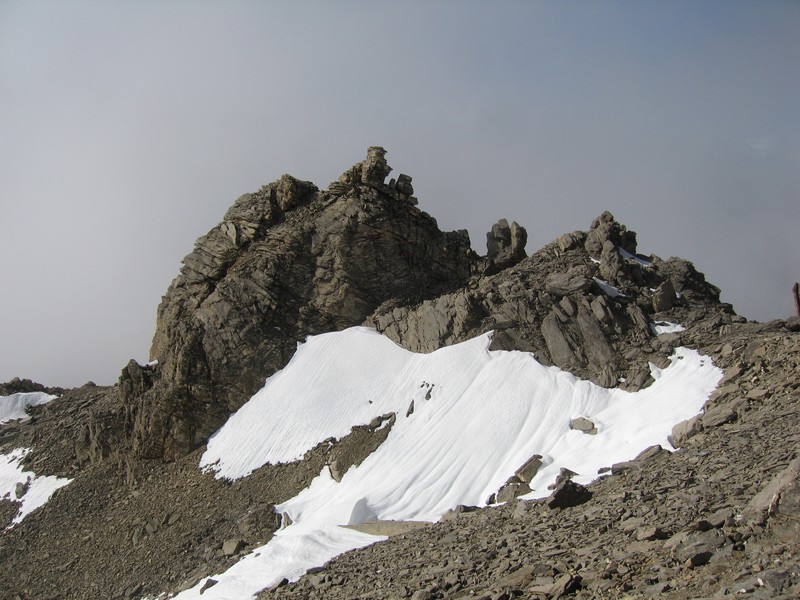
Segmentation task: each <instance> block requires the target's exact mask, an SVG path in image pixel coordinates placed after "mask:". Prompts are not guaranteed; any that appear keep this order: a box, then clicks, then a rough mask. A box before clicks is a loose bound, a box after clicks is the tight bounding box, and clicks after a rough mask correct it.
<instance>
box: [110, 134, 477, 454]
mask: <svg viewBox="0 0 800 600" xmlns="http://www.w3.org/2000/svg"><path fill="white" fill-rule="evenodd" d="M390 170H391V168H390V167H389V166H388V165H387V164H386V159H385V151H384V150H383V149H382V148H377V147H374V148H370V149H369V152H368V156H367V159H366V160H365V161H364V162H362V163H358V164H356V165H354V166H353V167H352V168H351V169H350V170H348V171H347V172H345V173H344V174H343V175H342V177H341V178H340V180H339V181H338V182H336V184H332V186H331V188H332V190H334V191H333V192H332V191H327V192H326V191H320V190H318V189H317V188H316V187H315V186H314V185H313V184H311V183H309V182H305V181H300V180H297V179H295V178H293V177H290V176H289V175H284V176H283V177H281V178H280V179H279V180H278V181H276V182H274V183H271V184H268V185H266V186H264V187H263V188H262V189H261V190H259V191H258V192H256V193H253V194H245V195H244V196H242V197H241V198H239V199H238V200H237V201H236V202H235V203H234V205H233V206H232V207H231V208H230V209H229V210H228V212H227V213H226V215H225V217H224V220H223V221H222V223H220V224H219V225H218V226H216V227H215V228H214V229H212V230H211V231H210V232H208V233H207V234H206V235H205V236H203V237H201V238H200V239H199V240H198V241H197V243H196V246H195V249H194V250H193V251H192V253H191V254H189V255H188V256H187V257H186V258H185V259H184V264H183V268H182V269H181V273H180V275H178V277H177V278H176V279H175V280H174V281H173V282H172V284H171V285H170V288H169V290H168V291H167V293H166V295H165V296H164V298H163V300H162V302H161V306H160V307H159V309H158V323H157V330H156V334H155V337H154V339H153V346H152V350H151V356H152V358H153V359H156V360H158V366H157V367H155V370H154V372H153V373H148V374H147V375H146V376H144V375H142V374H141V373H137V368H138V367H136V366H135V365H128V367H126V369H125V370H124V371H123V374H122V376H121V378H120V391H121V394H122V398H123V400H124V402H125V404H126V407H127V410H128V413H129V417H130V421H131V423H132V438H133V439H132V441H133V448H134V450H135V452H136V453H137V454H138V455H140V456H143V457H158V458H161V457H163V458H175V457H177V456H180V455H182V454H185V453H187V452H189V451H191V450H192V449H194V448H196V447H197V446H199V445H200V444H202V443H204V442H205V440H206V439H207V438H208V437H209V436H210V435H211V434H212V433H213V432H214V431H215V430H216V429H217V428H218V427H219V426H221V425H222V423H223V422H224V421H225V419H226V418H227V417H228V415H229V414H230V413H231V412H232V411H234V410H236V409H237V408H239V407H240V406H241V405H242V404H243V403H244V402H245V401H246V400H247V399H248V398H249V397H250V396H251V395H252V394H253V393H255V391H257V390H258V389H259V388H260V387H261V386H262V385H263V383H264V380H265V378H266V377H268V376H269V375H271V374H272V373H274V372H275V371H277V370H278V369H281V368H282V367H283V366H285V365H286V363H287V362H288V361H289V359H290V358H291V356H292V355H293V354H294V351H295V349H296V346H297V342H298V341H301V340H303V339H304V338H305V336H306V335H309V334H317V333H323V332H326V331H334V330H340V329H343V328H346V327H349V326H353V325H359V324H361V323H363V321H364V319H365V318H366V317H367V316H368V315H369V314H370V313H372V312H373V311H375V310H376V309H377V308H378V307H379V306H380V305H381V304H382V303H384V302H387V301H389V300H392V301H394V302H402V303H414V302H419V301H421V300H424V299H427V298H431V297H435V296H438V295H440V294H442V293H444V292H449V291H452V290H453V289H456V288H459V287H461V286H463V285H464V284H465V283H466V281H467V279H468V278H469V276H470V274H471V273H472V272H473V270H474V268H475V265H476V264H477V259H478V257H477V255H475V253H474V252H472V250H471V249H470V245H469V237H468V235H467V233H466V232H465V231H460V232H451V233H443V232H441V231H439V229H438V227H437V225H436V221H435V220H434V219H433V218H432V217H430V216H429V215H427V214H426V213H424V212H422V211H420V210H418V209H417V208H415V207H414V205H413V204H414V203H415V201H416V199H413V197H411V196H410V194H409V193H408V192H412V191H413V188H411V183H410V181H411V178H410V177H407V176H401V179H400V180H398V182H394V181H393V185H386V184H384V182H383V180H384V178H385V177H386V175H387V174H388V173H389V171H390Z"/></svg>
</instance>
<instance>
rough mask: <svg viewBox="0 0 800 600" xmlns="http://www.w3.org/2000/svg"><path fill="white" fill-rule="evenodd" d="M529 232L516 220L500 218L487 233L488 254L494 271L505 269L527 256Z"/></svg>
mask: <svg viewBox="0 0 800 600" xmlns="http://www.w3.org/2000/svg"><path fill="white" fill-rule="evenodd" d="M527 242H528V232H527V231H525V228H524V227H522V226H521V225H519V224H518V223H517V222H516V221H514V222H512V223H511V225H510V226H509V224H508V221H506V220H505V219H500V220H499V221H498V222H497V223H495V224H494V225H492V229H491V231H489V232H488V233H487V234H486V251H487V253H486V256H487V258H488V259H489V264H490V267H491V270H492V271H496V270H499V269H505V268H507V267H510V266H512V265H515V264H517V263H518V262H519V261H521V260H522V259H523V258H525V256H526V255H525V244H526V243H527Z"/></svg>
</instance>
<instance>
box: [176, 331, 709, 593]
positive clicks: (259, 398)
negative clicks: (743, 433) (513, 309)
mask: <svg viewBox="0 0 800 600" xmlns="http://www.w3.org/2000/svg"><path fill="white" fill-rule="evenodd" d="M490 341H491V335H490V334H485V335H482V336H480V337H477V338H474V339H472V340H469V341H467V342H464V343H462V344H458V345H454V346H450V347H447V348H442V349H440V350H437V351H436V352H433V353H431V354H426V355H423V354H414V353H411V352H408V351H406V350H404V349H403V348H401V347H399V346H397V345H396V344H394V343H393V342H391V341H390V340H388V339H387V338H385V337H383V336H381V335H380V334H378V333H376V332H374V331H372V330H369V329H365V328H353V329H348V330H345V331H342V332H338V333H331V334H324V335H320V336H315V337H310V338H309V339H308V341H307V342H306V343H305V344H303V345H301V346H300V347H299V348H298V351H297V353H296V354H295V356H294V358H293V359H292V361H291V362H290V363H289V364H288V365H287V366H286V368H285V369H283V370H282V371H281V372H279V373H276V374H275V375H274V376H272V377H271V378H270V379H268V380H267V383H266V385H265V386H264V388H263V389H262V390H261V391H259V392H258V393H257V394H256V395H255V396H254V397H253V398H252V399H251V400H250V401H249V402H248V403H247V404H245V405H244V406H243V407H242V408H241V409H240V410H239V411H238V412H237V413H236V414H234V415H233V416H232V417H231V418H230V419H229V420H228V422H227V423H226V424H225V425H224V426H223V427H222V428H221V429H220V430H219V431H218V432H217V433H216V434H215V435H214V436H213V437H212V439H211V440H210V441H209V444H208V449H207V451H206V453H205V454H204V455H203V457H202V459H201V465H202V466H203V468H205V469H211V470H214V471H216V476H217V477H225V478H229V479H236V478H240V477H244V476H246V475H248V474H249V473H252V472H253V470H255V469H257V468H258V467H260V466H262V465H264V464H266V463H277V462H283V461H289V460H295V459H298V458H300V457H302V455H303V453H304V452H305V451H306V450H308V449H310V448H312V447H314V446H315V445H316V444H317V443H319V442H321V441H323V440H325V439H327V438H329V437H336V438H339V437H342V436H344V435H346V434H347V433H348V432H349V431H350V429H351V428H352V427H353V426H356V425H364V424H367V423H369V421H370V420H371V419H372V418H374V417H376V416H379V415H383V414H386V413H388V412H395V413H396V414H397V421H396V423H395V424H394V426H393V428H392V430H391V432H390V433H389V435H388V436H387V438H386V440H385V441H384V443H383V444H382V445H381V446H380V447H379V448H378V449H377V450H376V451H375V452H373V453H372V454H371V455H370V456H369V457H367V458H366V459H365V460H364V461H363V462H362V463H361V465H359V466H358V467H354V468H351V469H350V470H349V471H348V472H347V473H345V475H344V476H343V477H342V480H341V481H340V482H338V483H337V482H336V481H335V480H333V478H332V477H331V476H330V472H329V470H328V469H327V468H325V469H323V471H322V473H320V475H319V476H318V477H316V478H315V479H314V481H313V482H312V483H311V485H310V486H309V487H308V488H306V489H305V490H303V491H302V492H300V493H299V494H298V495H297V496H295V497H294V498H292V499H290V500H288V501H287V502H285V503H283V504H281V505H279V506H277V507H276V510H277V511H279V512H281V513H284V514H286V515H288V516H290V517H291V519H292V521H293V524H292V525H291V526H289V527H287V528H285V529H283V530H281V531H280V532H279V533H278V534H276V536H275V537H273V539H272V540H271V541H270V542H269V543H268V544H266V545H265V546H262V547H261V548H259V549H257V550H255V551H254V552H253V553H252V554H250V555H249V556H247V557H245V558H244V559H243V560H241V561H240V562H238V563H237V564H236V565H235V566H234V567H232V568H231V569H229V570H228V571H226V572H225V573H223V574H220V575H214V576H213V578H214V579H216V580H217V581H218V582H219V583H217V584H216V585H215V586H214V587H212V588H209V589H207V590H206V591H205V592H204V594H203V599H209V598H216V599H223V598H247V597H253V595H254V594H256V593H257V592H258V591H260V590H261V589H263V588H265V587H268V586H270V585H272V584H273V583H275V582H277V581H279V580H280V579H282V578H283V577H287V578H289V579H291V580H294V579H297V578H299V576H300V575H302V574H303V573H304V572H305V570H306V569H307V568H309V567H311V566H315V565H319V564H322V563H323V562H325V561H326V560H328V559H330V558H331V557H333V556H335V555H337V554H339V553H341V552H344V551H346V550H348V549H351V548H358V547H362V546H364V545H367V544H370V543H373V542H375V541H379V540H380V539H382V538H378V537H376V536H369V535H365V534H360V533H356V532H353V531H351V530H349V529H344V528H342V527H337V526H338V525H348V524H358V523H363V522H365V521H372V520H384V519H386V520H417V521H437V520H438V519H439V518H440V517H441V515H442V514H443V513H444V512H446V511H447V510H449V509H451V508H453V507H454V506H456V505H458V504H468V505H479V506H483V505H485V503H486V500H487V498H488V497H489V495H490V494H492V493H493V492H496V491H497V490H498V488H500V486H502V485H503V483H504V482H505V481H506V480H507V478H508V477H509V476H510V475H511V474H513V473H514V471H515V470H516V469H517V468H519V467H520V466H521V465H522V464H524V463H525V461H527V460H528V459H529V458H530V457H531V456H532V455H533V454H541V455H542V456H543V457H544V458H543V462H544V465H543V466H542V467H541V469H540V470H539V473H537V475H536V477H535V478H534V480H533V481H532V482H531V487H532V489H533V491H532V492H531V494H529V497H531V498H533V497H543V496H547V495H548V494H549V491H548V490H547V485H548V484H550V483H552V482H553V480H554V479H555V477H556V476H557V475H558V473H559V470H560V469H561V468H562V467H564V468H569V469H570V470H572V471H574V472H576V473H578V475H577V476H576V477H575V478H574V479H575V480H576V481H578V482H580V483H589V482H591V481H592V480H594V479H596V478H597V471H598V469H599V468H601V467H605V466H610V465H611V464H613V463H615V462H621V461H625V460H630V459H632V458H634V457H635V456H636V455H637V454H638V453H639V452H641V450H643V449H644V448H646V447H648V446H651V445H654V444H661V445H662V446H664V447H666V448H669V447H670V446H669V442H668V435H669V434H670V432H671V429H672V426H673V425H674V424H675V423H677V422H679V421H682V420H684V419H687V418H689V417H691V416H693V415H695V414H697V413H698V412H700V410H701V408H702V406H703V403H704V402H705V401H706V399H707V398H708V396H709V395H710V393H711V392H712V391H713V390H714V388H715V387H716V385H717V382H718V381H719V379H720V378H721V376H722V372H721V371H720V370H719V369H718V368H717V367H715V366H713V364H712V362H711V360H710V359H708V358H706V357H702V356H700V355H699V354H698V353H697V352H695V351H694V350H689V349H686V348H679V349H677V350H676V351H675V354H674V355H673V357H672V359H671V364H670V366H669V367H667V368H666V369H663V370H660V369H657V368H656V367H655V366H653V365H651V372H652V374H653V378H654V380H655V381H654V383H653V384H652V385H651V386H649V387H648V388H646V389H643V390H640V391H638V392H635V393H631V392H626V391H624V390H620V389H606V388H602V387H599V386H596V385H594V384H592V383H591V382H588V381H581V380H579V379H577V378H575V377H574V376H573V375H571V374H570V373H567V372H564V371H561V370H560V369H558V368H556V367H545V366H543V365H541V364H540V363H538V362H537V361H536V360H535V359H534V358H533V356H532V355H531V354H529V353H525V352H504V351H490V350H489V344H490ZM430 386H432V388H431V387H430ZM429 390H432V393H431V394H430V397H429V399H426V396H427V395H428V391H429ZM411 400H413V401H414V412H413V414H411V415H410V416H409V417H405V414H406V409H407V407H408V405H409V404H410V402H411ZM584 415H589V417H590V418H591V420H592V421H593V422H594V423H595V424H596V425H597V429H598V430H599V433H598V434H597V435H586V434H583V433H581V432H579V431H573V430H571V429H570V427H569V423H570V420H571V419H572V418H574V417H577V416H584ZM202 583H203V582H201V583H200V584H198V586H196V587H195V588H193V589H192V590H189V591H187V592H184V593H182V594H180V595H179V596H178V598H199V589H200V587H201V586H202Z"/></svg>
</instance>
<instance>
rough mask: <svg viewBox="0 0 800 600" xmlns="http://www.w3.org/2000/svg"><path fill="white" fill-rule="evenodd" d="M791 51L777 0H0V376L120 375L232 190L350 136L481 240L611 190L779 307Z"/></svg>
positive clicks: (318, 169)
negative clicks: (497, 226)
mask: <svg viewBox="0 0 800 600" xmlns="http://www.w3.org/2000/svg"><path fill="white" fill-rule="evenodd" d="M798 65H800V3H798V2H791V1H786V2H780V1H761V2H755V1H743V2H737V1H735V0H720V1H713V0H706V1H704V2H696V1H687V2H680V1H673V2H660V1H636V2H634V1H633V0H631V1H625V2H614V1H610V2H589V1H574V2H559V1H555V0H554V1H551V2H536V1H530V2H527V1H526V2H502V1H499V2H474V1H473V2H470V1H467V0H458V1H455V0H451V1H445V0H440V1H435V2H430V1H419V2H408V1H403V2H393V3H390V2H367V1H340V2H333V1H318V2H311V1H303V0H299V1H296V2H288V1H286V2H277V1H276V2H254V1H252V2H236V1H226V2H222V1H219V2H207V1H197V0H193V1H189V0H185V1H155V0H152V1H133V0H131V1H117V2H100V1H93V2H84V1H69V2H65V1H52V2H40V1H36V0H24V1H22V0H20V1H14V0H0V219H1V220H0V222H1V223H2V231H0V276H2V282H3V288H2V291H0V381H6V380H8V379H10V378H12V377H14V376H19V377H30V378H33V379H36V380H39V381H41V382H42V383H45V384H50V385H63V386H70V385H80V384H82V383H84V382H85V381H87V380H90V379H91V380H94V381H95V382H97V383H111V382H113V381H115V380H116V378H117V377H118V375H119V371H120V369H121V368H122V367H123V366H124V365H125V363H126V362H127V361H128V359H130V358H136V359H137V360H139V361H140V362H141V361H145V360H147V359H148V355H147V354H148V350H149V345H150V340H151V338H152V335H153V332H154V329H155V313H156V307H157V306H158V303H159V301H160V298H161V295H162V294H163V293H164V291H165V290H166V288H167V286H168V284H169V282H170V281H171V280H172V278H173V277H174V276H175V275H176V274H177V272H178V269H179V267H180V262H181V259H182V258H183V256H185V255H186V254H187V253H188V252H189V251H190V250H191V248H192V244H193V242H194V240H195V239H196V238H197V237H199V236H200V235H202V234H204V233H205V232H206V231H207V230H208V229H209V228H211V227H212V226H214V225H215V224H216V223H217V222H219V220H220V219H221V217H222V215H223V214H224V212H225V210H226V209H227V208H228V206H229V205H230V204H231V203H232V202H233V201H234V200H235V199H236V198H237V197H238V196H239V195H241V194H242V193H244V192H248V191H254V190H256V189H258V188H259V187H260V186H261V185H262V184H264V183H267V182H269V181H272V180H274V179H276V178H277V177H279V176H280V175H281V174H282V173H291V174H293V175H295V176H297V177H300V178H302V179H308V180H311V181H313V182H315V183H316V184H317V185H319V186H320V187H326V186H327V184H328V183H329V182H330V181H332V180H334V179H335V178H336V177H337V176H338V175H339V173H340V172H341V171H343V170H344V169H346V168H347V167H349V166H350V165H351V164H352V163H354V162H356V161H359V160H361V159H362V158H363V157H364V155H365V152H366V148H367V147H368V146H370V145H382V146H385V147H386V148H387V149H388V152H389V154H388V159H389V163H390V164H391V165H392V166H393V167H394V169H395V171H394V173H395V174H397V173H400V172H402V173H408V174H409V175H412V176H413V177H414V187H415V190H416V192H417V195H418V196H419V198H420V207H421V208H422V209H423V210H426V211H427V212H428V213H430V214H431V215H433V216H434V217H435V218H436V219H437V220H438V222H439V224H440V226H441V227H442V228H444V229H462V228H466V229H468V230H469V232H470V235H471V238H472V244H473V247H474V248H475V249H476V250H477V251H478V252H480V253H483V252H485V232H486V231H487V230H488V229H489V228H490V227H491V225H492V223H494V222H495V221H496V220H498V219H499V218H501V217H506V218H508V219H514V220H517V221H518V222H520V223H521V224H523V225H525V226H526V227H527V229H528V233H529V242H528V250H529V252H530V251H534V250H536V249H538V248H539V247H541V246H542V245H543V244H545V243H547V242H549V241H551V240H552V239H554V238H555V237H557V236H558V235H560V234H561V233H564V232H566V231H572V230H574V229H585V228H587V227H588V226H589V223H590V222H591V220H592V219H593V218H594V217H595V216H597V215H598V214H600V213H601V212H602V211H603V210H610V211H612V212H613V213H614V215H615V216H616V217H617V219H618V220H620V221H621V222H623V223H625V224H626V225H628V227H629V228H631V229H634V230H635V231H637V232H638V233H639V247H640V251H641V252H644V253H650V252H653V253H656V254H658V255H660V256H662V257H664V258H666V257H668V256H671V255H677V256H682V257H684V258H687V259H689V260H692V261H693V262H694V263H695V265H696V266H697V267H698V268H699V269H700V270H701V271H703V272H705V273H706V275H707V277H708V279H709V280H710V281H712V282H713V283H715V284H716V285H718V286H720V287H721V288H722V289H723V299H724V300H726V301H728V302H732V303H733V304H734V306H735V308H736V309H737V311H738V312H739V313H740V314H743V315H745V316H746V317H748V318H752V319H758V320H769V319H772V318H777V317H788V316H791V315H792V314H793V312H794V307H793V303H792V299H791V295H790V288H791V286H792V284H793V282H794V281H797V280H800V264H798V262H799V261H798V257H799V256H800V250H798V248H799V247H800V246H798V236H797V232H798V231H800V208H798V206H800V204H799V203H798V196H800V168H799V167H800V118H798V117H799V115H798V106H800V75H798Z"/></svg>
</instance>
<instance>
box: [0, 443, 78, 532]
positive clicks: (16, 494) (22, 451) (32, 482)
mask: <svg viewBox="0 0 800 600" xmlns="http://www.w3.org/2000/svg"><path fill="white" fill-rule="evenodd" d="M27 453H28V450H27V449H26V448H17V449H16V450H13V451H11V452H10V453H8V454H0V498H3V499H6V500H11V501H13V502H19V503H20V507H19V509H18V510H17V514H16V516H15V517H14V520H13V521H12V522H11V527H13V526H14V525H16V524H17V523H19V522H20V521H22V519H24V518H25V516H26V515H28V514H30V513H31V512H33V511H34V510H36V509H37V508H39V507H40V506H43V505H44V504H45V503H46V502H47V501H48V500H49V499H50V496H52V495H53V492H55V491H56V490H57V489H59V488H62V487H64V486H65V485H67V484H68V483H69V482H71V481H72V480H71V479H64V478H63V477H55V476H53V475H46V476H37V475H36V474H35V473H34V472H33V471H26V470H24V469H23V468H22V459H23V458H25V455H26V454H27Z"/></svg>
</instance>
